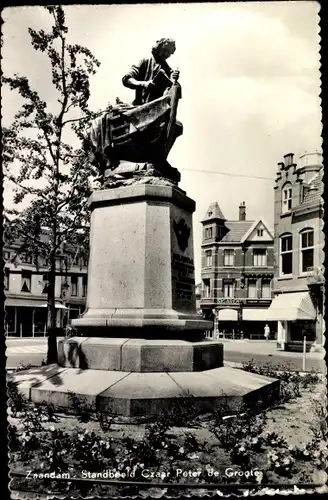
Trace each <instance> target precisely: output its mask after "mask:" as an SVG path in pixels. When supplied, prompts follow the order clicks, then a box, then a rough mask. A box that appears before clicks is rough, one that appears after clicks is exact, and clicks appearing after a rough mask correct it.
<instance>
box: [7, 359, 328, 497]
mask: <svg viewBox="0 0 328 500" xmlns="http://www.w3.org/2000/svg"><path fill="white" fill-rule="evenodd" d="M246 368H248V369H249V368H250V367H249V366H248V367H246ZM253 368H254V367H253ZM255 369H257V368H256V367H255V368H254V370H255ZM261 369H263V368H261ZM270 369H271V370H272V368H270ZM278 372H279V373H278ZM277 373H278V376H279V377H280V378H281V380H282V381H283V383H284V384H285V387H284V389H283V391H282V394H283V396H282V398H283V399H282V400H280V401H278V402H277V405H276V406H275V407H273V408H270V409H268V410H266V411H265V412H263V411H262V412H261V413H257V414H256V413H254V412H252V411H251V410H250V409H249V408H247V407H245V409H244V410H243V411H242V412H240V413H239V414H237V415H227V412H226V411H225V408H224V405H223V406H222V407H221V408H220V410H219V411H217V412H216V413H213V414H207V415H197V414H196V411H195V408H194V407H193V405H192V403H191V404H190V405H189V406H186V405H184V406H180V405H178V404H177V406H176V408H175V410H174V411H173V412H171V413H170V414H167V415H162V416H160V417H159V418H158V419H157V420H156V421H155V422H153V423H149V424H142V425H141V424H139V425H128V424H122V423H118V422H117V420H116V419H115V417H114V416H113V415H111V414H109V413H102V412H99V413H98V414H96V415H94V414H92V413H91V412H90V411H89V408H88V407H87V405H86V404H85V402H84V401H83V400H78V399H77V398H76V397H75V396H74V395H72V403H73V406H74V408H75V410H76V415H73V414H71V415H69V414H65V415H64V414H58V413H56V412H55V409H54V408H53V407H51V406H49V405H41V406H35V405H33V404H30V403H28V402H26V401H25V400H24V399H23V398H22V397H20V396H19V394H18V393H17V390H16V388H15V385H14V384H13V383H9V385H8V393H9V416H8V420H9V427H8V435H9V438H10V450H11V451H10V455H11V468H12V469H13V470H16V471H17V470H19V471H21V472H22V473H23V476H21V477H14V479H13V480H12V484H11V488H12V489H21V490H33V491H38V492H42V493H46V492H51V493H54V492H56V493H60V492H62V493H63V492H64V493H65V494H67V493H69V495H70V496H74V495H81V496H85V495H86V494H88V495H93V496H97V495H98V496H104V495H106V496H111V495H113V494H117V491H118V490H119V491H120V494H126V495H127V494H129V495H134V494H137V493H138V492H139V491H140V489H145V488H146V489H147V485H149V486H148V487H149V488H150V487H152V486H155V485H160V484H161V483H166V484H167V487H168V488H169V489H170V488H171V490H172V489H174V487H175V486H174V485H175V484H178V485H181V486H182V485H185V487H186V488H187V487H188V486H187V485H189V484H191V485H195V486H197V485H198V486H199V487H202V488H205V487H206V484H207V483H216V484H218V485H219V484H220V485H222V484H226V485H229V484H230V483H239V484H241V485H242V484H245V483H247V484H253V485H254V487H258V485H260V484H262V483H270V484H272V485H274V484H278V483H286V485H288V484H289V485H293V484H295V483H299V482H313V483H315V482H316V483H318V482H319V483H324V482H325V476H324V472H323V470H324V467H325V461H326V445H325V439H326V422H325V399H324V397H323V396H324V387H325V386H324V380H321V379H320V377H318V376H317V375H315V376H313V377H312V378H311V377H307V378H304V377H302V378H300V377H301V376H299V375H298V374H288V373H287V372H285V371H283V370H278V371H276V372H275V376H277ZM271 376H272V374H271ZM295 387H296V389H295ZM29 471H30V472H29ZM104 471H106V473H104ZM50 473H52V475H55V476H57V477H55V478H54V477H51V475H50V477H47V474H48V475H49V474H50ZM45 475H46V476H45ZM95 479H97V480H99V482H98V483H97V484H95V483H94V480H95ZM106 479H110V480H114V481H117V482H118V484H111V485H108V484H103V482H101V480H106ZM122 481H125V482H127V483H128V484H127V485H123V484H122ZM140 481H141V482H143V483H145V485H144V486H142V485H140V484H134V483H135V482H140ZM170 485H171V486H170ZM180 489H181V488H180ZM181 493H182V491H181Z"/></svg>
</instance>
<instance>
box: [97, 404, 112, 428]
mask: <svg viewBox="0 0 328 500" xmlns="http://www.w3.org/2000/svg"><path fill="white" fill-rule="evenodd" d="M114 418H115V415H113V414H112V413H111V412H110V411H109V410H107V411H105V410H103V409H100V410H98V411H97V413H96V419H97V421H98V422H99V424H100V428H101V430H102V431H104V432H108V431H109V430H110V429H111V427H112V424H113V422H114Z"/></svg>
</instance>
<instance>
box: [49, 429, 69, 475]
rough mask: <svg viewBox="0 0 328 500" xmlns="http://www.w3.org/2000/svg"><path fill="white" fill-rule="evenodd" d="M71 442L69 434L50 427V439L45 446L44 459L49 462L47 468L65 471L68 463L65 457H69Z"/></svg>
mask: <svg viewBox="0 0 328 500" xmlns="http://www.w3.org/2000/svg"><path fill="white" fill-rule="evenodd" d="M72 442H73V443H74V441H73V440H72V439H71V438H70V436H69V434H67V433H66V432H64V431H62V430H59V429H55V428H54V427H51V428H50V439H49V442H48V443H47V444H46V446H45V455H44V456H45V461H46V462H48V463H49V466H50V467H49V469H50V470H52V471H55V472H60V471H66V470H67V469H68V463H67V462H66V461H65V458H69V457H70V453H71V451H72Z"/></svg>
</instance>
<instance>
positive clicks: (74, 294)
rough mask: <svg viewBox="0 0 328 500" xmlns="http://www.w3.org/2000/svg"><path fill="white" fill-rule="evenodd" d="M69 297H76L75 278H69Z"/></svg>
mask: <svg viewBox="0 0 328 500" xmlns="http://www.w3.org/2000/svg"><path fill="white" fill-rule="evenodd" d="M71 295H72V296H73V297H76V296H77V276H71Z"/></svg>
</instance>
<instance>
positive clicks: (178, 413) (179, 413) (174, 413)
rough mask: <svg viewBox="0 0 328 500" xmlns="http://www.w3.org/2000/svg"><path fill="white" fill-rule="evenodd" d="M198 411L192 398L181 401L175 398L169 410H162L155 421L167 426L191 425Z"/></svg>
mask: <svg viewBox="0 0 328 500" xmlns="http://www.w3.org/2000/svg"><path fill="white" fill-rule="evenodd" d="M198 413H199V411H198V409H197V407H196V405H195V403H194V402H193V400H192V398H189V399H188V400H187V401H186V400H184V401H183V402H181V401H179V400H177V401H176V402H175V403H174V405H173V406H172V408H171V409H170V410H168V411H166V412H163V413H162V414H161V415H160V416H159V417H158V418H157V420H156V423H157V424H158V425H163V426H167V427H191V426H193V425H194V421H195V419H196V417H197V416H198Z"/></svg>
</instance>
